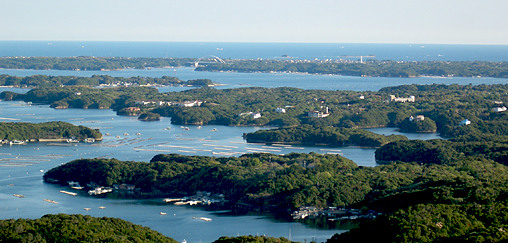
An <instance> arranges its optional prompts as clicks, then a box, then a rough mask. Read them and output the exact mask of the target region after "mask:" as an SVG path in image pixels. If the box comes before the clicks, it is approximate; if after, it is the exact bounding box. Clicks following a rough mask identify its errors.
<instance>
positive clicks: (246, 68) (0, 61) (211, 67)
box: [0, 56, 508, 78]
mask: <svg viewBox="0 0 508 243" xmlns="http://www.w3.org/2000/svg"><path fill="white" fill-rule="evenodd" d="M196 61H198V59H197V58H125V57H84V56H83V57H64V58H60V57H3V58H0V68H10V69H36V70H47V69H57V70H117V69H125V68H136V69H143V68H151V67H155V68H163V67H180V66H193V65H194V63H195V62H196ZM211 61H212V63H207V64H205V65H200V66H199V67H197V68H196V70H197V71H236V72H299V73H312V74H335V75H345V76H371V77H374V76H375V77H418V76H440V77H443V76H444V77H450V76H455V77H478V76H481V77H494V78H507V77H508V64H507V62H487V61H412V62H406V61H396V60H394V61H389V60H381V61H378V60H374V59H370V60H367V61H365V62H360V61H356V60H297V59H268V60H232V59H228V60H225V63H221V62H217V63H213V60H211Z"/></svg>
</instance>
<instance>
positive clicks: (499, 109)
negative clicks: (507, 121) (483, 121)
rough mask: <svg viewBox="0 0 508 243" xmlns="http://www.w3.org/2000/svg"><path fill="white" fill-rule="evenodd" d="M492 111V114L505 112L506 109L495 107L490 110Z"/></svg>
mask: <svg viewBox="0 0 508 243" xmlns="http://www.w3.org/2000/svg"><path fill="white" fill-rule="evenodd" d="M492 111H493V112H503V111H506V107H504V106H503V107H496V108H492Z"/></svg>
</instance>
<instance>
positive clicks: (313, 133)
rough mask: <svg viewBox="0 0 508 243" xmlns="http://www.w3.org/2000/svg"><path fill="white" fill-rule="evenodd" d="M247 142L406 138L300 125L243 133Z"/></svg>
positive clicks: (377, 142)
mask: <svg viewBox="0 0 508 243" xmlns="http://www.w3.org/2000/svg"><path fill="white" fill-rule="evenodd" d="M245 139H246V140H247V142H249V143H251V142H268V143H297V144H311V145H316V144H318V145H332V146H348V145H356V146H363V147H380V146H381V145H385V144H387V143H391V142H395V141H400V140H407V138H406V137H405V136H402V135H390V136H384V135H380V134H376V133H373V132H370V131H367V130H363V129H353V128H341V127H317V126H311V125H302V126H298V127H289V128H280V129H274V130H258V131H256V132H254V133H248V134H246V135H245Z"/></svg>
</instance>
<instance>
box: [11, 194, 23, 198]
mask: <svg viewBox="0 0 508 243" xmlns="http://www.w3.org/2000/svg"><path fill="white" fill-rule="evenodd" d="M13 196H15V197H19V198H24V197H25V196H23V195H21V194H13Z"/></svg>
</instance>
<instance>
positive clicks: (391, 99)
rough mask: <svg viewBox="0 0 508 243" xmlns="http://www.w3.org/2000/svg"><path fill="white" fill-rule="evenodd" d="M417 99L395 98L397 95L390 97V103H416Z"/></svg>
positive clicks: (413, 97) (410, 97)
mask: <svg viewBox="0 0 508 243" xmlns="http://www.w3.org/2000/svg"><path fill="white" fill-rule="evenodd" d="M415 100H416V97H415V96H414V95H411V96H409V98H403V97H395V95H390V102H402V103H404V102H415Z"/></svg>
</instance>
